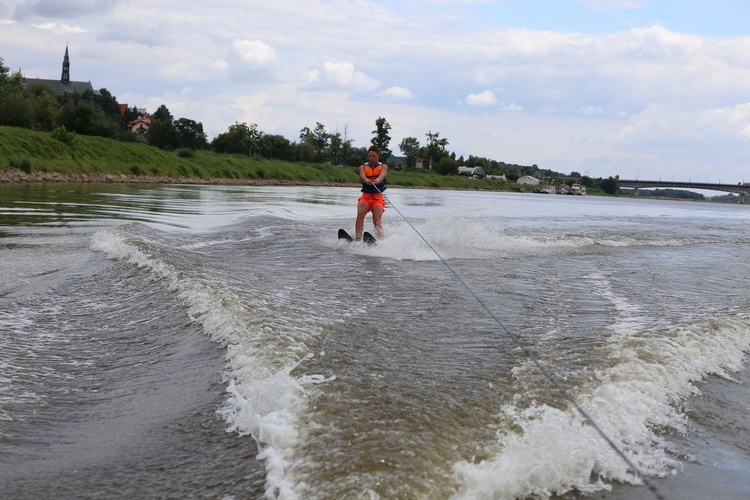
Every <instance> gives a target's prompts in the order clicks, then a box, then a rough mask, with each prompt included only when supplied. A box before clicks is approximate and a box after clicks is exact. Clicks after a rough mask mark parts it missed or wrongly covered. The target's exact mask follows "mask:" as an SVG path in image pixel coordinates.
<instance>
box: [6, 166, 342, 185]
mask: <svg viewBox="0 0 750 500" xmlns="http://www.w3.org/2000/svg"><path fill="white" fill-rule="evenodd" d="M28 183H52V184H68V183H69V184H77V183H87V184H205V185H222V184H226V185H247V186H303V185H316V186H317V185H325V186H357V184H353V183H346V182H319V181H302V180H289V179H225V178H200V177H170V176H160V175H132V174H108V173H84V172H41V171H34V172H31V173H26V172H24V171H23V170H20V169H18V168H13V167H10V168H6V169H0V184H28Z"/></svg>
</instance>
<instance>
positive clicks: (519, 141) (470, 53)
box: [0, 0, 750, 183]
mask: <svg viewBox="0 0 750 500" xmlns="http://www.w3.org/2000/svg"><path fill="white" fill-rule="evenodd" d="M747 19H750V2H747V0H496V1H484V0H429V1H428V0H398V1H396V0H381V1H370V0H329V1H324V0H274V1H268V0H264V1H260V0H232V1H228V0H212V1H210V2H208V1H203V0H201V1H197V0H0V58H2V59H3V60H4V64H5V66H7V67H9V68H10V69H11V70H13V71H16V70H18V69H21V71H22V73H23V74H24V75H25V76H27V77H33V78H59V76H60V73H61V64H62V57H63V54H64V52H65V46H66V44H67V45H68V46H69V48H70V59H71V78H72V79H73V80H79V81H91V83H92V84H93V86H94V88H96V89H99V88H102V87H104V88H106V89H108V90H109V91H110V92H111V93H112V94H113V95H115V96H116V97H117V98H118V100H119V101H120V102H123V103H128V104H129V105H130V106H134V105H137V106H139V107H145V108H147V109H148V110H149V111H155V110H156V108H157V107H158V106H159V105H161V104H166V105H167V107H168V108H169V109H170V111H171V112H172V114H173V115H174V116H175V117H177V118H180V117H185V118H191V119H194V120H196V121H199V122H202V123H203V125H204V129H205V130H206V132H207V134H208V137H209V139H211V138H213V137H214V136H215V135H217V134H219V133H221V132H224V131H226V129H227V127H228V126H229V125H231V124H232V123H235V122H246V123H248V124H249V123H257V124H258V126H259V128H260V129H261V130H262V131H264V132H266V133H274V134H281V135H284V136H285V137H287V138H288V139H290V140H298V137H299V131H300V129H301V128H303V127H310V128H313V127H314V126H315V124H316V122H320V123H322V124H324V125H325V126H326V127H327V128H328V130H329V131H331V132H336V131H338V132H341V133H342V134H343V133H345V132H346V133H347V134H348V137H349V138H352V139H354V143H355V145H356V146H367V145H369V142H370V138H371V137H372V131H373V130H374V129H375V120H376V119H377V118H378V117H379V116H382V117H385V118H386V120H387V121H388V123H390V125H391V126H392V130H391V135H392V138H393V139H392V142H391V149H393V150H394V151H395V152H396V153H398V152H399V151H398V144H399V143H400V142H401V140H402V139H403V138H404V137H416V138H417V139H419V140H420V141H421V143H422V144H424V143H425V140H426V134H427V132H430V131H431V132H437V133H439V134H440V137H444V138H447V139H448V141H449V144H448V149H449V150H450V151H454V152H455V153H456V154H457V156H460V155H464V156H468V155H470V154H473V155H476V156H485V157H489V158H493V159H496V160H500V161H505V162H508V163H518V164H522V165H532V164H536V165H538V166H540V167H541V168H549V169H552V170H555V171H559V172H564V173H569V172H571V171H578V172H581V173H583V174H587V175H590V176H592V177H608V176H610V175H620V177H621V178H624V179H631V178H638V179H662V180H692V181H699V182H722V183H736V182H740V181H750V34H748V30H750V28H748V23H747Z"/></svg>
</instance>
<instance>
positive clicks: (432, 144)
mask: <svg viewBox="0 0 750 500" xmlns="http://www.w3.org/2000/svg"><path fill="white" fill-rule="evenodd" d="M426 135H427V146H426V147H425V148H424V152H423V156H424V157H425V159H426V160H427V161H428V162H429V164H430V165H431V166H432V164H433V163H434V164H437V163H438V162H439V161H440V160H441V159H442V158H443V157H444V156H448V150H447V149H446V146H448V139H446V138H442V139H441V138H440V132H435V133H433V132H432V130H430V131H429V132H427V134H426Z"/></svg>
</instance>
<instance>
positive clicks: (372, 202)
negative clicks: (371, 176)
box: [357, 193, 385, 211]
mask: <svg viewBox="0 0 750 500" xmlns="http://www.w3.org/2000/svg"><path fill="white" fill-rule="evenodd" d="M357 203H367V204H368V205H369V207H370V208H369V210H372V209H373V208H374V207H380V208H382V209H383V211H385V199H384V198H383V195H382V194H380V193H362V196H360V197H359V199H358V200H357Z"/></svg>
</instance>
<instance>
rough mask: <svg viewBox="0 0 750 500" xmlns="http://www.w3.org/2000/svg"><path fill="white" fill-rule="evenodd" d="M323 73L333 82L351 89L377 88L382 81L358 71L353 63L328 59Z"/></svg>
mask: <svg viewBox="0 0 750 500" xmlns="http://www.w3.org/2000/svg"><path fill="white" fill-rule="evenodd" d="M322 74H323V76H324V78H325V79H326V80H327V81H328V82H331V83H332V84H334V85H336V86H339V87H344V88H348V89H351V90H375V89H376V88H377V87H378V86H379V85H380V82H379V81H378V80H376V79H375V78H371V77H369V76H367V75H366V74H365V73H363V72H361V71H358V70H357V69H356V68H355V67H354V65H353V64H351V63H347V62H332V61H326V62H325V63H324V64H323V71H322Z"/></svg>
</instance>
